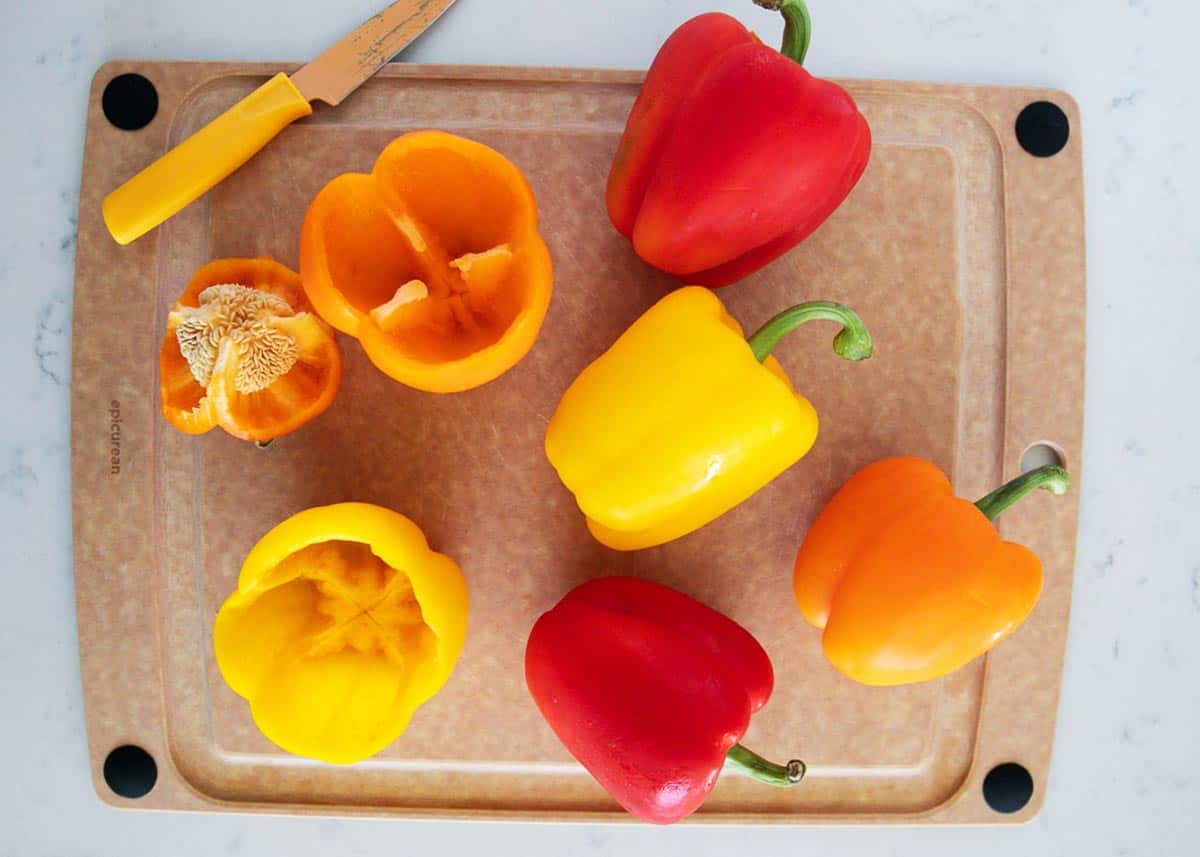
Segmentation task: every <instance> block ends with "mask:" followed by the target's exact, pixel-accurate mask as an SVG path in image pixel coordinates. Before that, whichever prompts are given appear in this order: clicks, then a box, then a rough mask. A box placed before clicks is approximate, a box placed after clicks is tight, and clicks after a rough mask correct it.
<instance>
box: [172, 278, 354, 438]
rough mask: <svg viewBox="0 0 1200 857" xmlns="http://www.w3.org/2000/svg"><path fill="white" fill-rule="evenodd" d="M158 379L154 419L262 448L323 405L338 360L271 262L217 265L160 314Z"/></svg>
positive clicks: (293, 283) (328, 334) (321, 325)
mask: <svg viewBox="0 0 1200 857" xmlns="http://www.w3.org/2000/svg"><path fill="white" fill-rule="evenodd" d="M158 376H159V392H160V395H161V398H162V409H163V415H164V416H165V417H166V418H167V419H168V420H169V421H170V423H171V424H172V425H173V426H175V427H176V428H177V429H179V430H180V431H184V432H187V433H188V434H203V433H204V432H207V431H209V430H210V429H213V428H215V427H216V426H220V427H221V428H223V429H225V431H227V432H229V433H230V434H231V435H233V436H234V437H238V438H241V439H243V440H255V441H266V440H271V439H273V438H277V437H279V436H280V435H284V434H287V433H288V432H290V431H294V430H295V429H297V428H299V427H300V426H302V425H304V423H306V422H308V421H309V420H311V419H313V418H314V417H316V416H318V415H319V414H321V413H323V412H324V411H325V410H326V409H327V408H328V407H329V406H330V404H331V403H332V402H333V397H334V395H335V394H336V393H337V390H338V387H339V386H340V384H341V381H342V357H341V352H340V351H339V350H338V346H337V341H336V340H335V339H334V336H333V331H332V330H330V329H329V326H328V325H326V324H325V322H323V321H321V319H320V318H318V317H317V316H316V315H315V314H314V313H313V312H312V307H311V306H310V305H309V303H308V299H307V298H306V297H305V296H304V290H303V289H302V288H301V286H300V277H299V275H298V274H296V272H295V271H292V270H290V269H288V268H286V267H284V266H283V265H281V264H279V263H278V262H276V261H274V260H272V259H218V260H217V261H214V262H209V263H208V264H207V265H204V266H203V267H201V268H200V269H199V270H198V271H196V273H195V275H194V276H193V277H192V281H191V282H190V283H188V286H187V288H186V289H184V292H183V294H182V295H180V297H179V300H178V301H176V302H175V306H174V307H173V308H172V309H171V313H170V315H168V316H167V333H166V336H165V337H164V338H163V343H162V349H161V351H160V352H159V358H158Z"/></svg>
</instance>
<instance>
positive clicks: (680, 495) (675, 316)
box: [546, 286, 872, 550]
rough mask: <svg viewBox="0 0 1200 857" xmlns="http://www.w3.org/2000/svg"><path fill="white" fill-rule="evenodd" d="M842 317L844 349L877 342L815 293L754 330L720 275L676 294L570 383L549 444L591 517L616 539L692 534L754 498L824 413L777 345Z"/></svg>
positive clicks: (839, 346)
mask: <svg viewBox="0 0 1200 857" xmlns="http://www.w3.org/2000/svg"><path fill="white" fill-rule="evenodd" d="M818 318H820V319H830V320H834V321H838V322H840V323H841V324H842V325H843V329H842V331H841V332H840V333H839V334H838V335H837V337H836V338H835V339H834V350H835V351H836V352H837V354H838V355H839V356H841V357H844V358H846V359H849V360H863V359H865V358H867V357H869V356H870V355H871V350H872V348H871V338H870V335H869V334H868V333H867V330H866V328H865V327H864V326H863V324H862V321H861V320H860V319H859V318H858V316H857V315H855V314H854V312H853V311H852V310H850V309H849V308H847V307H844V306H842V305H840V304H835V303H830V302H828V301H812V302H810V303H805V304H800V305H799V306H795V307H792V308H791V309H788V310H785V311H784V312H782V313H780V314H779V315H777V316H775V317H774V318H772V319H771V320H770V321H768V322H767V323H766V324H765V325H763V327H762V328H761V329H760V330H759V331H758V332H757V333H755V334H754V335H753V336H752V337H750V340H749V341H747V340H746V339H745V338H744V337H743V334H742V328H741V326H740V325H739V324H738V323H737V321H735V320H734V319H733V317H732V316H730V315H729V313H728V312H726V310H725V307H724V306H723V305H722V304H721V301H720V300H719V299H718V298H717V297H716V295H714V294H713V293H712V292H711V291H709V290H708V289H704V288H700V287H698V286H690V287H687V288H683V289H679V290H677V291H675V292H672V293H671V294H669V295H667V296H666V297H664V298H663V299H662V300H660V301H659V302H658V303H656V304H655V305H654V306H652V307H651V308H650V309H649V310H647V311H646V313H645V314H644V315H643V316H642V317H641V318H639V319H638V320H637V321H635V322H634V323H633V325H632V326H631V327H630V328H629V329H628V330H627V331H625V333H623V334H622V335H621V336H620V337H619V338H618V339H617V341H616V342H615V343H614V344H613V346H612V347H611V348H609V349H608V351H606V352H605V353H604V354H602V355H600V357H598V358H597V359H596V360H595V361H594V362H593V363H592V364H591V365H590V366H588V367H587V368H586V369H584V370H583V372H582V373H581V374H580V375H579V377H578V378H576V379H575V381H574V382H573V383H572V384H571V386H570V387H568V388H567V391H566V393H564V394H563V397H562V400H561V401H560V402H559V405H558V409H557V410H556V411H555V413H554V416H553V417H552V418H551V419H550V425H549V427H548V429H547V431H546V456H547V457H548V458H549V459H550V463H551V464H552V465H553V466H554V468H555V470H557V471H558V475H559V478H560V479H561V480H562V482H563V484H564V485H566V487H567V488H568V489H569V490H570V491H571V492H572V493H573V494H574V495H575V500H576V502H577V503H578V504H579V508H580V510H581V511H582V512H583V514H584V515H585V516H586V517H587V526H588V529H589V530H591V532H592V535H594V536H595V537H596V538H597V539H598V540H599V541H601V542H602V543H604V544H606V545H608V546H609V547H611V548H615V549H617V550H637V549H639V548H646V547H651V546H653V545H658V544H662V543H664V542H668V541H671V540H672V539H676V538H679V537H680V536H683V535H686V534H687V533H690V532H692V531H693V530H696V529H699V528H700V527H702V526H704V525H705V524H707V523H708V522H709V521H712V520H713V519H714V518H717V517H718V516H720V515H722V514H724V513H725V512H727V511H728V510H730V509H732V508H733V507H734V506H736V505H737V504H738V503H741V502H742V501H743V500H745V499H746V498H747V497H749V496H750V495H751V494H753V493H754V492H755V491H757V490H758V489H759V488H762V487H763V486H764V485H766V484H767V483H768V482H770V481H771V480H772V479H774V478H775V477H776V476H778V475H779V474H780V473H782V472H783V471H784V470H786V469H787V468H788V467H790V466H791V465H792V464H794V463H795V462H796V461H798V460H799V459H800V458H801V457H802V456H803V455H804V454H805V453H807V452H808V450H809V449H810V448H811V447H812V445H813V442H814V441H815V440H816V436H817V414H816V411H815V410H814V409H813V406H812V405H811V404H809V402H808V400H807V399H805V398H804V397H803V396H800V395H797V394H796V392H795V390H793V389H792V384H791V381H789V380H788V377H787V375H786V374H785V373H784V371H783V367H781V366H780V365H779V363H778V361H776V360H775V358H774V357H771V356H770V352H771V349H772V348H774V346H775V345H776V343H778V341H779V340H780V338H782V337H783V336H784V334H786V333H787V332H788V331H790V330H792V329H793V328H795V327H797V326H798V325H800V324H802V323H804V322H805V321H809V320H812V319H818Z"/></svg>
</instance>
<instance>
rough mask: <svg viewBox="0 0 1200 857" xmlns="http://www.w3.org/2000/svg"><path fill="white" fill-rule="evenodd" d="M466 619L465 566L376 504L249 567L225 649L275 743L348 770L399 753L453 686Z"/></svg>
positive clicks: (303, 534) (227, 668) (297, 530)
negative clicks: (422, 713)
mask: <svg viewBox="0 0 1200 857" xmlns="http://www.w3.org/2000/svg"><path fill="white" fill-rule="evenodd" d="M467 606H468V598H467V585H466V582H465V580H464V579H463V575H462V572H461V571H459V569H458V566H457V565H455V563H454V561H453V560H451V559H450V558H449V557H447V556H444V555H443V554H440V553H436V552H434V551H432V550H430V549H429V545H428V544H427V543H426V541H425V536H424V535H423V534H422V533H421V530H420V529H419V528H418V527H417V525H416V524H414V523H413V522H412V521H410V520H409V519H408V518H406V517H404V516H403V515H401V514H399V513H397V512H393V511H391V510H390V509H384V508H382V507H379V506H373V505H370V504H368V503H339V504H336V505H333V506H320V507H316V508H312V509H306V510H305V511H302V512H299V513H298V514H296V515H293V516H292V517H290V518H288V519H287V520H286V521H284V522H283V523H281V524H279V525H278V526H276V527H275V528H274V529H272V530H271V531H270V532H269V533H267V534H266V535H265V536H263V537H262V539H261V540H259V542H258V543H257V544H256V545H255V546H254V548H253V549H252V550H251V551H250V553H249V554H248V555H247V556H246V560H245V562H244V563H243V564H242V570H241V574H240V575H239V577H238V585H237V590H236V591H235V592H234V593H233V594H232V595H230V596H229V598H228V599H227V600H226V601H225V603H224V604H223V605H222V607H221V609H220V611H219V612H218V613H217V618H216V625H215V627H214V629H213V648H214V651H215V654H216V660H217V667H218V668H219V669H220V671H221V675H222V677H224V679H225V682H226V683H227V684H228V685H229V687H230V688H231V689H232V690H233V691H234V692H235V693H237V694H238V695H239V696H242V697H244V698H245V699H247V700H248V701H249V703H250V713H251V715H252V716H253V718H254V722H255V723H256V724H257V725H258V728H259V729H260V730H262V733H263V734H264V735H265V736H266V737H267V738H269V739H270V740H271V741H272V742H274V743H275V744H277V745H278V746H280V747H282V748H283V749H284V750H287V751H288V752H290V753H295V754H297V755H300V756H308V757H310V758H313V759H319V760H321V761H324V762H332V763H335V764H350V763H352V762H357V761H361V760H362V759H366V758H367V757H369V756H372V755H374V754H375V753H378V752H379V751H380V750H382V749H383V748H384V747H386V746H387V745H388V744H390V743H391V742H392V741H394V740H395V739H396V738H397V737H398V736H399V735H400V734H401V733H402V732H403V731H404V729H405V727H407V725H408V722H409V720H410V719H411V717H412V715H413V712H414V711H415V710H416V709H417V707H418V706H420V705H421V704H422V703H424V702H425V701H426V700H428V699H429V698H430V697H432V696H433V695H434V694H435V693H437V692H438V690H440V689H441V687H442V685H444V684H445V683H446V681H447V679H448V678H449V677H450V672H451V670H452V669H453V668H454V664H455V661H456V660H457V659H458V655H459V653H460V652H461V651H462V647H463V641H464V639H465V637H466V630H467Z"/></svg>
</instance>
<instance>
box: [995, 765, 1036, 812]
mask: <svg viewBox="0 0 1200 857" xmlns="http://www.w3.org/2000/svg"><path fill="white" fill-rule="evenodd" d="M1031 797H1033V777H1031V776H1030V775H1029V771H1027V770H1025V768H1024V766H1022V765H1018V764H1017V763H1016V762H1005V763H1004V764H1002V765H997V766H996V767H994V768H992V769H991V770H990V771H988V775H987V776H986V777H984V778H983V799H984V800H985V801H987V805H988V806H990V807H991V808H992V809H993V810H995V811H996V812H1002V813H1005V814H1008V813H1011V812H1016V811H1017V810H1020V809H1023V808H1024V807H1025V805H1026V804H1027V803H1029V799H1030V798H1031Z"/></svg>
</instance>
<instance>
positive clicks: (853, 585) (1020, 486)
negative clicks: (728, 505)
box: [793, 458, 1070, 685]
mask: <svg viewBox="0 0 1200 857" xmlns="http://www.w3.org/2000/svg"><path fill="white" fill-rule="evenodd" d="M1069 483H1070V477H1069V476H1068V475H1067V471H1066V470H1064V469H1063V468H1061V467H1057V466H1053V465H1047V466H1045V467H1039V468H1037V469H1036V470H1031V471H1030V472H1029V473H1026V474H1024V475H1023V476H1018V477H1017V478H1016V479H1014V480H1012V481H1011V482H1008V483H1007V484H1005V485H1003V486H1002V487H1000V488H998V489H997V490H995V491H993V492H992V493H991V494H988V495H987V496H986V497H984V498H983V499H981V500H979V501H978V502H976V503H974V504H972V503H971V502H970V501H969V500H963V499H961V498H959V497H955V496H954V491H953V489H952V488H951V486H950V480H948V479H947V478H946V476H945V474H943V473H942V471H940V470H939V469H938V468H937V467H935V466H934V465H933V464H931V463H930V462H928V461H925V460H923V459H920V458H888V459H884V460H882V461H877V462H875V463H874V464H871V465H868V466H867V467H865V468H863V469H862V470H860V471H859V472H858V473H856V474H855V475H854V476H853V477H851V479H850V481H849V482H847V483H846V484H845V485H844V486H842V488H841V490H839V491H838V492H837V494H835V495H834V497H833V499H832V500H831V501H830V502H829V505H827V506H826V507H825V509H824V510H823V511H822V512H821V514H820V515H819V516H818V517H817V520H816V522H815V523H813V525H812V528H811V529H809V531H808V535H807V536H805V538H804V543H803V544H802V545H801V546H800V552H799V554H798V556H797V557H796V567H795V576H794V580H793V582H794V585H795V590H796V601H797V603H798V604H799V606H800V612H801V613H803V614H804V618H805V619H807V620H808V621H809V622H810V623H812V624H813V625H815V626H816V627H818V628H822V629H824V633H823V634H822V637H821V644H822V646H823V648H824V649H825V656H826V657H827V658H829V661H830V663H832V664H833V665H834V666H835V667H837V668H838V669H839V670H840V671H841V672H843V673H845V674H846V675H847V676H849V677H850V678H852V679H854V680H855V681H859V682H861V683H863V684H869V685H896V684H909V683H912V682H919V681H926V680H928V679H933V678H938V677H939V676H943V675H946V674H947V673H950V672H953V671H954V670H957V669H958V668H959V667H962V666H964V665H965V664H967V663H969V662H970V661H972V660H974V659H975V658H977V657H979V656H980V655H982V654H984V653H985V652H987V651H988V650H989V649H991V648H992V647H993V646H995V645H996V644H997V643H999V642H1000V641H1001V640H1002V639H1004V638H1005V637H1007V636H1008V635H1009V634H1011V633H1012V632H1013V631H1014V630H1016V628H1017V626H1019V625H1020V624H1021V623H1022V622H1024V621H1025V618H1026V617H1027V616H1028V615H1029V614H1030V612H1031V611H1032V610H1033V607H1034V605H1035V604H1036V603H1037V600H1038V596H1039V595H1040V594H1041V590H1042V563H1041V561H1040V560H1039V559H1038V558H1037V556H1036V555H1034V553H1033V552H1032V551H1031V550H1029V549H1028V548H1026V547H1024V546H1022V545H1018V544H1014V543H1013V542H1006V541H1001V539H1000V535H999V533H997V532H996V528H995V527H994V526H993V524H992V522H993V521H994V520H995V519H996V517H997V516H998V515H999V514H1000V513H1001V512H1003V511H1004V510H1005V509H1007V508H1008V507H1009V506H1011V505H1012V504H1013V503H1016V502H1017V501H1018V500H1020V499H1021V498H1022V497H1024V496H1025V495H1027V494H1028V493H1029V492H1031V491H1033V490H1034V489H1035V488H1046V489H1048V490H1050V491H1052V492H1053V493H1055V494H1062V493H1064V492H1065V491H1066V490H1067V487H1068V485H1069Z"/></svg>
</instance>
